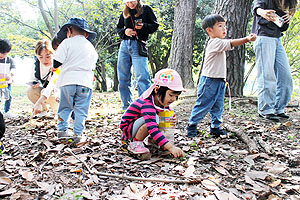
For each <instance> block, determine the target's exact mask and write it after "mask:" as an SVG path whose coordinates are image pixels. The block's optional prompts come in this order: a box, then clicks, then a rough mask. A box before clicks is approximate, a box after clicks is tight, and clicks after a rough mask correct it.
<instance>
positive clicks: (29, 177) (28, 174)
mask: <svg viewBox="0 0 300 200" xmlns="http://www.w3.org/2000/svg"><path fill="white" fill-rule="evenodd" d="M19 174H20V175H22V177H23V178H24V179H25V180H26V181H33V178H34V176H33V173H32V172H30V171H23V170H21V169H20V170H19Z"/></svg>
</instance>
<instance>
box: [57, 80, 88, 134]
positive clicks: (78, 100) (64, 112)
mask: <svg viewBox="0 0 300 200" xmlns="http://www.w3.org/2000/svg"><path fill="white" fill-rule="evenodd" d="M92 93H93V91H92V89H90V88H87V87H84V86H81V85H66V86H62V87H60V101H59V107H58V124H57V127H58V131H65V130H67V129H68V127H69V122H68V121H69V118H70V115H71V113H72V111H73V112H74V114H75V120H74V134H76V135H81V134H82V132H83V130H84V124H85V120H86V118H87V116H88V111H89V107H90V102H91V98H92Z"/></svg>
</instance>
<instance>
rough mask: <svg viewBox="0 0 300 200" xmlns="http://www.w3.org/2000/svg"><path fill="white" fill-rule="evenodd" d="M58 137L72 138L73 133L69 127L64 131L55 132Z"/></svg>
mask: <svg viewBox="0 0 300 200" xmlns="http://www.w3.org/2000/svg"><path fill="white" fill-rule="evenodd" d="M57 137H58V139H73V137H74V134H73V133H72V131H70V130H69V129H67V130H65V131H58V133H57Z"/></svg>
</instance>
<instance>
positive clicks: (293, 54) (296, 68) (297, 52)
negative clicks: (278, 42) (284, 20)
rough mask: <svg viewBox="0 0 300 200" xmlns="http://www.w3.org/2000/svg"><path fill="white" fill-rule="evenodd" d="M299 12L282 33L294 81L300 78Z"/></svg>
mask: <svg viewBox="0 0 300 200" xmlns="http://www.w3.org/2000/svg"><path fill="white" fill-rule="evenodd" d="M299 25H300V11H297V12H296V13H295V15H294V17H293V19H292V21H291V23H290V26H289V29H288V30H287V31H286V32H285V33H284V37H283V44H284V47H285V50H286V53H287V55H288V58H289V64H290V66H291V69H292V75H293V77H294V79H296V78H297V79H299V78H300V45H299V41H300V26H299Z"/></svg>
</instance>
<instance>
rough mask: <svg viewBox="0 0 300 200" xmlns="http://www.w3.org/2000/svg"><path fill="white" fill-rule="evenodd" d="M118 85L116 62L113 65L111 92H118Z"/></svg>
mask: <svg viewBox="0 0 300 200" xmlns="http://www.w3.org/2000/svg"><path fill="white" fill-rule="evenodd" d="M118 85H119V80H118V70H117V62H116V63H115V64H114V86H113V91H118Z"/></svg>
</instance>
